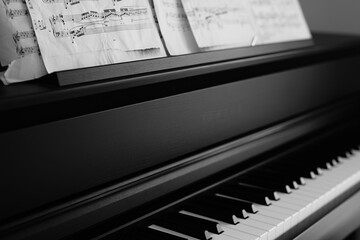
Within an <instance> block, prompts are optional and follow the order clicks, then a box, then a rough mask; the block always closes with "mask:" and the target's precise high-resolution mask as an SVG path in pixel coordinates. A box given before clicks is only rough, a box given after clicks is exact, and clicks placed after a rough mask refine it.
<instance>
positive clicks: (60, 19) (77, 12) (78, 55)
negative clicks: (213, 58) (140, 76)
mask: <svg viewBox="0 0 360 240" xmlns="http://www.w3.org/2000/svg"><path fill="white" fill-rule="evenodd" d="M26 3H27V5H28V8H29V11H30V14H31V17H32V19H33V25H34V30H35V33H36V36H37V38H38V41H39V46H40V49H41V54H42V56H43V59H44V62H45V66H46V69H47V70H48V72H49V73H51V72H54V71H61V70H68V69H75V68H83V67H92V66H99V65H106V64H112V63H120V62H128V61H135V60H141V59H149V58H156V57H163V56H166V54H165V50H164V47H163V45H162V43H161V40H160V37H159V34H158V32H157V29H156V26H155V22H154V18H153V15H152V11H151V9H150V5H149V2H148V0H26Z"/></svg>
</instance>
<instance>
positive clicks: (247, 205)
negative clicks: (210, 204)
mask: <svg viewBox="0 0 360 240" xmlns="http://www.w3.org/2000/svg"><path fill="white" fill-rule="evenodd" d="M213 197H214V200H215V201H219V202H221V203H223V204H227V205H229V206H233V207H235V208H238V209H245V211H246V212H248V213H257V212H258V210H257V209H256V207H255V206H254V204H252V203H251V202H247V201H243V200H240V199H231V198H228V197H230V196H228V197H226V195H224V196H222V195H221V194H218V193H216V194H214V195H213Z"/></svg>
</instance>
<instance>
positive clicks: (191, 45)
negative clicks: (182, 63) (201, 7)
mask: <svg viewBox="0 0 360 240" xmlns="http://www.w3.org/2000/svg"><path fill="white" fill-rule="evenodd" d="M154 5H155V11H156V17H157V19H158V22H159V25H160V30H161V33H162V36H163V38H164V41H165V45H166V48H167V50H168V51H169V53H170V55H181V54H189V53H195V52H199V51H200V49H199V47H198V46H197V43H196V40H195V38H194V35H193V33H192V31H191V28H190V24H189V21H188V19H187V16H186V14H185V11H184V8H183V5H182V3H181V0H154Z"/></svg>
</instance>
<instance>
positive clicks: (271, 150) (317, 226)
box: [0, 33, 360, 240]
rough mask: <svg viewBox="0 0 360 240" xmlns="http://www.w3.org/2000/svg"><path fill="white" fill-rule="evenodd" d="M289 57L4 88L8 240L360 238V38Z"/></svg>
mask: <svg viewBox="0 0 360 240" xmlns="http://www.w3.org/2000/svg"><path fill="white" fill-rule="evenodd" d="M281 45H282V44H278V45H269V46H262V47H259V48H258V47H253V48H251V49H246V50H244V51H245V52H248V53H252V54H247V55H246V54H245V56H244V55H241V54H240V55H237V54H238V52H236V50H221V51H215V52H211V53H199V54H193V55H186V56H179V57H171V58H169V59H168V60H166V59H165V60H164V59H154V60H148V61H141V62H137V63H126V64H119V65H115V66H113V68H119V69H117V71H122V69H123V70H124V71H127V72H129V73H130V74H124V75H123V76H119V77H113V76H111V74H112V73H111V71H107V70H106V68H105V69H104V68H98V69H100V70H96V74H97V75H101V74H103V76H104V80H101V81H92V82H88V83H81V82H79V83H78V84H75V85H67V84H64V86H59V84H58V82H57V79H56V76H55V75H49V76H47V77H44V78H43V79H40V80H37V81H35V82H29V83H21V84H17V85H11V86H6V87H0V99H1V100H0V111H1V115H0V116H1V125H0V146H1V158H0V159H1V168H0V192H1V198H0V203H1V204H0V239H3V240H10V239H11V240H14V239H16V240H18V239H27V240H35V239H36V240H41V239H46V240H49V239H52V240H60V239H61V240H81V239H92V240H95V239H97V240H110V239H121V240H128V239H129V240H133V239H139V240H142V239H147V240H154V239H156V240H164V239H168V240H173V239H174V240H183V239H191V240H193V239H201V240H210V239H213V240H223V239H224V240H236V239H293V238H296V239H345V238H346V237H348V239H351V237H356V234H357V229H358V228H359V226H360V221H359V220H358V219H359V217H360V208H359V200H360V192H359V189H360V134H359V132H360V126H359V125H360V111H359V110H360V72H359V69H360V37H356V36H346V35H336V34H325V33H318V34H314V44H313V45H311V46H300V47H297V48H296V47H293V48H289V49H281V48H279V46H281ZM269 49H270V50H269ZM271 49H272V50H271ZM274 49H277V50H276V51H273V50H274ZM219 56H220V57H219ZM227 56H228V57H227ZM201 59H203V60H204V61H203V62H202V61H200V60H201ZM205 60H206V61H205ZM167 61H169V63H175V66H169V65H166V62H167ZM179 62H180V63H181V64H179ZM159 63H161V64H163V65H159ZM134 64H135V65H134ZM176 64H177V65H176ZM144 69H145V70H144ZM75 72H76V71H75ZM132 73H133V74H132ZM66 74H67V75H66ZM66 74H65V75H66V76H67V80H69V81H71V77H74V78H75V77H76V78H77V79H80V80H81V78H87V77H91V76H88V75H89V74H86V73H83V72H81V71H79V72H76V74H75V75H76V76H75V75H74V72H68V73H66ZM90 75H91V74H90ZM69 77H70V79H69ZM60 78H61V76H60Z"/></svg>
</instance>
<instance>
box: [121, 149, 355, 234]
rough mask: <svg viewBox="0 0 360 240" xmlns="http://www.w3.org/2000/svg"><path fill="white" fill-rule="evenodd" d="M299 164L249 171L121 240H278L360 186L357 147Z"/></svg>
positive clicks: (265, 167) (265, 166) (283, 164)
mask: <svg viewBox="0 0 360 240" xmlns="http://www.w3.org/2000/svg"><path fill="white" fill-rule="evenodd" d="M297 160H298V161H291V162H290V161H286V160H282V161H275V162H272V163H270V164H265V165H263V166H261V167H259V168H256V169H254V170H251V171H250V172H248V173H246V174H243V175H241V176H240V177H237V178H236V179H234V180H231V181H230V182H226V183H224V184H222V185H220V186H218V187H216V188H214V189H212V190H210V191H208V192H205V193H203V194H201V195H200V196H197V197H194V198H192V199H189V200H186V201H184V202H182V203H181V204H179V206H177V207H176V208H173V209H171V210H168V211H167V212H166V213H165V214H162V215H161V216H158V217H155V218H154V219H152V220H151V222H150V224H147V225H146V226H144V227H141V228H138V229H136V230H133V231H131V232H128V233H126V235H123V234H120V235H119V239H129V240H145V239H146V240H184V239H188V240H195V239H200V240H210V239H212V240H240V239H241V240H255V239H261V240H266V239H268V240H270V239H276V238H278V237H280V236H282V235H283V234H284V233H286V232H288V231H291V229H292V228H293V227H295V226H296V225H297V224H299V223H300V222H301V221H303V220H304V219H306V218H307V217H309V216H310V215H311V214H313V213H314V212H316V211H317V210H319V209H320V208H321V207H323V206H325V205H326V204H328V203H329V202H331V201H332V200H333V199H334V198H336V197H337V196H340V195H341V194H342V193H344V192H345V191H346V190H348V189H349V188H351V187H352V186H355V185H356V184H357V183H359V182H360V150H359V147H354V148H352V149H351V150H349V151H346V152H344V153H343V155H342V156H341V155H333V156H331V155H329V154H328V155H327V156H313V157H311V158H307V157H305V156H304V158H303V159H297Z"/></svg>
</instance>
